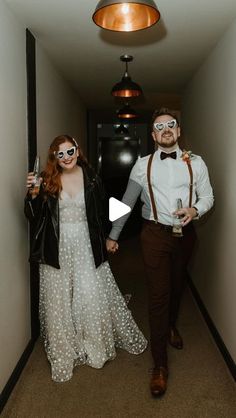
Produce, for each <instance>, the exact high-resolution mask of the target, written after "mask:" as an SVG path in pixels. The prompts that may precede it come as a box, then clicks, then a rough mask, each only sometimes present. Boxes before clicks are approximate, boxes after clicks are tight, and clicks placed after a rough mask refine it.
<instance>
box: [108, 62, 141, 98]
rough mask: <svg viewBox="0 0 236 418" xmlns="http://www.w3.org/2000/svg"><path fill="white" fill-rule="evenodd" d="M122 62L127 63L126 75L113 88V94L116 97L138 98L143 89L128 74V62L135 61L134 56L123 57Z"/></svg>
mask: <svg viewBox="0 0 236 418" xmlns="http://www.w3.org/2000/svg"><path fill="white" fill-rule="evenodd" d="M120 60H121V61H123V62H125V66H126V68H125V73H124V75H123V77H122V79H121V81H120V82H119V83H116V84H115V85H114V87H113V88H112V91H111V94H112V96H115V97H138V96H140V95H141V94H142V93H143V92H142V89H141V87H140V86H139V85H138V84H137V83H135V82H134V81H133V80H131V77H130V76H129V74H128V62H130V61H133V57H132V55H127V54H125V55H121V57H120Z"/></svg>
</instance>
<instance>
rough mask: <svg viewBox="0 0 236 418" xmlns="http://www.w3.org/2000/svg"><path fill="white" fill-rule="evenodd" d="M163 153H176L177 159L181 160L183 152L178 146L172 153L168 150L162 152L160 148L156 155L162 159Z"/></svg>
mask: <svg viewBox="0 0 236 418" xmlns="http://www.w3.org/2000/svg"><path fill="white" fill-rule="evenodd" d="M162 151H164V152H166V153H168V152H174V151H176V154H177V158H180V157H181V155H182V150H181V149H180V147H179V146H178V145H177V147H176V148H175V149H173V150H172V151H168V150H167V149H166V150H161V149H160V148H157V150H156V152H155V154H156V155H157V156H158V157H160V154H161V152H162Z"/></svg>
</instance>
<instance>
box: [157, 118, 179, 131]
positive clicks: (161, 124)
mask: <svg viewBox="0 0 236 418" xmlns="http://www.w3.org/2000/svg"><path fill="white" fill-rule="evenodd" d="M176 125H177V120H176V119H171V120H168V122H156V123H154V124H153V126H154V128H155V129H156V131H159V132H161V131H162V130H163V129H164V128H170V129H174V128H175V127H176Z"/></svg>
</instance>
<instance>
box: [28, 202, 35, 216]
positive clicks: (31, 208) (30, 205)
mask: <svg viewBox="0 0 236 418" xmlns="http://www.w3.org/2000/svg"><path fill="white" fill-rule="evenodd" d="M28 203H29V207H30V210H31V213H32V216H33V218H34V211H33V207H32V203H31V202H30V200H29V201H28Z"/></svg>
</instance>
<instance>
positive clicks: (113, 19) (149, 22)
mask: <svg viewBox="0 0 236 418" xmlns="http://www.w3.org/2000/svg"><path fill="white" fill-rule="evenodd" d="M159 19H160V12H159V10H158V9H157V6H156V4H155V2H154V1H153V0H123V1H122V0H114V1H111V0H100V1H99V2H98V4H97V7H96V9H95V12H94V14H93V21H94V23H96V25H98V26H100V27H101V28H103V29H108V30H112V31H117V32H133V31H137V30H141V29H146V28H149V27H150V26H153V25H155V23H157V22H158V20H159Z"/></svg>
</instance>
